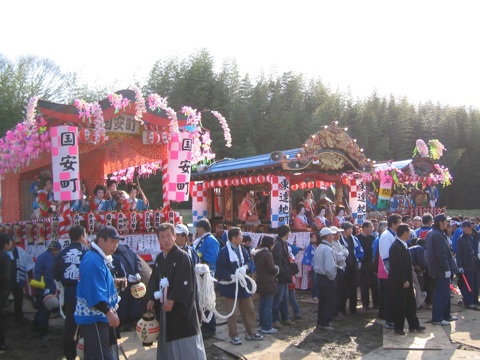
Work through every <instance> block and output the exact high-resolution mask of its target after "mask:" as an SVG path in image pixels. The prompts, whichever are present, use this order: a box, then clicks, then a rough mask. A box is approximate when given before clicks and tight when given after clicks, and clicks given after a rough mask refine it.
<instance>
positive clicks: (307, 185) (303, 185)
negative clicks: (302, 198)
mask: <svg viewBox="0 0 480 360" xmlns="http://www.w3.org/2000/svg"><path fill="white" fill-rule="evenodd" d="M330 185H331V183H329V182H325V181H321V180H315V181H313V180H310V181H302V182H300V183H298V184H293V185H292V186H290V189H291V190H292V191H296V190H298V189H300V190H307V189H309V190H311V189H313V188H318V189H326V188H328V187H329V186H330Z"/></svg>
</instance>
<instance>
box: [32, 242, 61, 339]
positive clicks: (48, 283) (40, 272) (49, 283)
mask: <svg viewBox="0 0 480 360" xmlns="http://www.w3.org/2000/svg"><path fill="white" fill-rule="evenodd" d="M60 250H62V245H60V243H59V242H58V241H50V244H49V245H48V247H47V251H45V252H43V253H42V254H40V256H38V257H37V261H36V263H35V268H34V269H33V276H34V278H35V280H37V281H41V279H42V277H43V279H44V281H45V289H38V288H37V289H35V296H36V299H37V306H38V310H37V313H36V314H35V318H34V319H33V326H34V329H35V331H38V332H39V333H40V336H42V337H44V336H45V335H47V330H48V320H49V318H50V310H48V309H47V308H46V307H45V306H44V305H43V299H44V298H45V297H46V296H47V295H49V294H55V290H56V289H57V287H56V285H55V281H54V279H53V272H52V268H53V263H54V259H55V255H57V254H58V252H59V251H60Z"/></svg>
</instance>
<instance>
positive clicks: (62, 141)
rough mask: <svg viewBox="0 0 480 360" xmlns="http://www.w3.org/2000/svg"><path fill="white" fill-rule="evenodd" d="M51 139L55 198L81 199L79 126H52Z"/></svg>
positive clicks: (63, 199) (59, 199)
mask: <svg viewBox="0 0 480 360" xmlns="http://www.w3.org/2000/svg"><path fill="white" fill-rule="evenodd" d="M50 139H51V144H52V170H53V171H52V173H53V193H54V199H55V200H57V201H71V200H79V199H80V198H81V196H82V194H81V188H80V157H79V153H78V128H77V127H76V126H56V127H52V128H50Z"/></svg>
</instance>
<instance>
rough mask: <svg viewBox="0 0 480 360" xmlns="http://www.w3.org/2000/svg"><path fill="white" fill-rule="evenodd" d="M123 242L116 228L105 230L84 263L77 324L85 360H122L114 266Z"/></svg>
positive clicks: (79, 287)
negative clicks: (112, 272) (117, 342)
mask: <svg viewBox="0 0 480 360" xmlns="http://www.w3.org/2000/svg"><path fill="white" fill-rule="evenodd" d="M123 239H124V238H123V237H121V236H120V235H119V234H118V231H117V229H115V228H114V227H113V226H105V227H103V228H101V229H100V230H99V231H98V233H97V237H96V239H95V241H94V242H92V243H91V249H90V251H88V252H87V253H86V254H85V255H84V256H83V258H82V262H81V263H80V276H79V280H78V285H77V308H76V310H75V321H76V323H77V324H79V326H80V331H81V333H82V335H83V339H84V343H85V350H84V351H85V352H84V354H85V359H102V360H113V359H117V358H118V353H117V346H116V336H114V328H116V327H118V325H119V324H120V320H119V318H118V315H117V312H116V308H117V304H118V301H119V299H118V295H117V290H116V288H115V281H114V278H113V276H112V274H111V271H110V267H111V263H112V261H113V258H112V254H113V253H114V252H115V250H116V249H117V246H118V241H119V240H123ZM112 342H113V344H112Z"/></svg>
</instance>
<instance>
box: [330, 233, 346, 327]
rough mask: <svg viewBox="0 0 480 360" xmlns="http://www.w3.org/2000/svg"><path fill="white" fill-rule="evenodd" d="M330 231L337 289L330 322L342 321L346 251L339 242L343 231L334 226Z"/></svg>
mask: <svg viewBox="0 0 480 360" xmlns="http://www.w3.org/2000/svg"><path fill="white" fill-rule="evenodd" d="M330 231H331V232H332V233H333V242H332V249H333V251H334V253H335V263H336V265H337V275H336V276H335V286H336V287H337V299H336V302H335V313H334V315H335V316H334V317H333V318H332V321H341V320H343V313H344V309H342V299H343V281H344V279H343V277H344V275H345V268H346V267H347V256H348V249H347V248H346V247H345V246H343V244H342V243H341V242H340V238H341V236H342V233H343V232H344V231H343V229H339V228H337V227H336V226H330Z"/></svg>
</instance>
